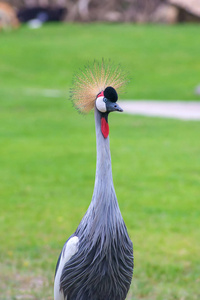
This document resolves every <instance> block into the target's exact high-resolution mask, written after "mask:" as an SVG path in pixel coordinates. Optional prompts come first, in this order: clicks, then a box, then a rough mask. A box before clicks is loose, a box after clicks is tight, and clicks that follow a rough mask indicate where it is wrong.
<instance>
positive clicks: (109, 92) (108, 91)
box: [104, 86, 118, 102]
mask: <svg viewBox="0 0 200 300" xmlns="http://www.w3.org/2000/svg"><path fill="white" fill-rule="evenodd" d="M104 97H105V98H107V99H108V100H110V101H111V102H117V100H118V94H117V92H116V90H115V89H114V88H113V87H112V86H107V88H105V90H104Z"/></svg>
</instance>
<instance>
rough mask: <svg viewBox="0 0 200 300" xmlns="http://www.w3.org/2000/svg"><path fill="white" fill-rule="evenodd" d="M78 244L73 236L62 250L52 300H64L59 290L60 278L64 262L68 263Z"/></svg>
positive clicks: (76, 238)
mask: <svg viewBox="0 0 200 300" xmlns="http://www.w3.org/2000/svg"><path fill="white" fill-rule="evenodd" d="M78 242H79V238H78V237H77V236H73V237H72V238H71V239H69V241H68V242H67V243H66V244H65V245H64V247H63V249H62V252H61V256H60V263H59V266H58V269H57V273H56V276H55V280H54V300H66V299H65V298H64V294H63V292H62V291H61V290H60V277H61V274H62V270H63V267H64V265H65V264H66V262H68V260H70V258H71V257H72V256H73V255H74V254H76V252H77V251H78Z"/></svg>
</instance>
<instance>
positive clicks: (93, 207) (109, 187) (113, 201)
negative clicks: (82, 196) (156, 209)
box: [76, 108, 123, 243]
mask: <svg viewBox="0 0 200 300" xmlns="http://www.w3.org/2000/svg"><path fill="white" fill-rule="evenodd" d="M101 117H102V115H101V113H100V112H99V111H98V110H97V109H96V108H95V125H96V144H97V162H96V177H95V186H94V192H93V196H92V201H91V203H90V206H89V208H88V210H87V212H86V214H85V216H84V218H83V219H82V221H81V223H80V225H79V227H78V229H77V231H76V234H78V235H80V236H81V233H82V234H83V235H84V236H88V237H92V241H93V243H96V242H97V240H98V239H99V237H100V236H101V241H102V243H103V242H104V240H105V238H106V237H107V235H108V232H107V231H108V228H109V232H111V233H112V234H114V235H115V233H116V231H117V230H118V228H119V227H121V226H122V227H123V219H122V216H121V213H120V210H119V206H118V202H117V197H116V194H115V190H114V185H113V179H112V167H111V156H110V145H109V137H107V138H105V137H104V136H103V134H102V131H101ZM111 238H112V237H111V236H110V238H109V239H108V241H109V240H110V239H111ZM108 241H107V242H108Z"/></svg>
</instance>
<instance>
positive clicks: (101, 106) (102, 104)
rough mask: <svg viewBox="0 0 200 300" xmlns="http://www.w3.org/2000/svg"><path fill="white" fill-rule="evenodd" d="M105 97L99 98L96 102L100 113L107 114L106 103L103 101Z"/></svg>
mask: <svg viewBox="0 0 200 300" xmlns="http://www.w3.org/2000/svg"><path fill="white" fill-rule="evenodd" d="M103 99H104V97H102V96H101V97H98V98H97V100H96V108H97V109H98V110H99V111H100V112H106V111H107V109H106V103H105V102H104V101H103Z"/></svg>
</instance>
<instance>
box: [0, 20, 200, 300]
mask: <svg viewBox="0 0 200 300" xmlns="http://www.w3.org/2000/svg"><path fill="white" fill-rule="evenodd" d="M198 31H199V28H198V27H196V26H183V27H179V26H176V27H164V26H163V27H162V26H161V27H156V26H141V27H140V26H133V25H119V24H118V25H100V24H92V25H66V26H57V25H51V26H46V27H43V28H41V29H40V30H37V31H31V30H28V29H27V28H22V29H21V30H20V31H18V32H11V33H9V34H1V35H0V45H1V46H0V57H1V60H0V228H1V230H0V240H1V243H0V295H1V296H0V299H1V300H17V299H25V300H28V299H35V300H36V299H37V300H39V299H40V300H43V299H45V300H46V299H49V300H52V299H53V277H54V268H55V264H56V260H57V257H58V255H59V252H60V250H61V248H62V246H63V244H64V242H65V240H66V239H67V238H68V236H69V235H70V234H71V233H73V232H74V230H75V229H76V227H77V225H78V223H79V221H80V220H81V218H82V216H83V215H84V213H85V211H86V209H87V207H88V205H89V202H90V199H91V196H92V191H93V186H94V176H95V164H96V162H95V159H96V152H95V151H96V150H95V130H94V117H93V114H92V113H91V114H89V115H88V116H86V117H85V116H82V115H79V114H78V113H77V112H76V111H75V110H74V109H73V108H72V106H71V103H70V102H69V101H66V98H67V91H68V88H69V86H70V82H71V79H72V75H73V72H74V70H76V69H77V68H78V67H81V66H82V65H83V64H84V63H85V62H86V61H87V60H88V59H89V58H92V59H93V58H101V57H102V56H104V57H106V58H109V57H112V58H113V60H114V61H120V62H121V63H122V65H123V66H124V67H125V69H127V70H128V71H129V72H130V74H131V76H132V77H133V79H132V81H131V84H129V86H128V88H127V94H126V95H125V97H126V98H148V99H183V100H192V99H193V100H195V99H198V98H197V97H196V98H195V96H194V95H193V88H194V86H195V85H197V84H198V83H199V82H198V80H200V79H199V77H198V76H199V73H198V60H199V56H200V54H199V53H200V52H199V51H198V48H199V46H198V44H199V43H198V40H197V35H198ZM188 74H190V75H188ZM44 89H58V90H59V91H61V94H60V96H59V97H57V98H56V97H55V98H52V97H50V96H48V95H46V97H45V96H44V93H45V91H44ZM109 121H110V143H111V153H112V165H113V177H114V183H115V189H116V193H117V197H118V201H119V204H120V208H121V211H122V215H123V217H124V220H125V222H126V224H127V227H128V231H129V233H130V236H131V239H132V240H133V242H134V250H135V252H134V256H135V271H134V277H133V283H132V287H131V291H130V293H129V297H128V299H130V300H139V299H145V300H198V299H199V298H200V290H199V283H200V264H199V261H200V242H199V236H200V209H199V200H200V191H199V187H200V157H199V149H200V140H199V131H200V123H199V122H183V121H177V120H170V119H160V118H145V117H136V116H130V115H125V114H117V113H115V114H112V115H111V116H110V118H109Z"/></svg>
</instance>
